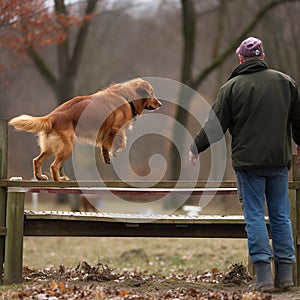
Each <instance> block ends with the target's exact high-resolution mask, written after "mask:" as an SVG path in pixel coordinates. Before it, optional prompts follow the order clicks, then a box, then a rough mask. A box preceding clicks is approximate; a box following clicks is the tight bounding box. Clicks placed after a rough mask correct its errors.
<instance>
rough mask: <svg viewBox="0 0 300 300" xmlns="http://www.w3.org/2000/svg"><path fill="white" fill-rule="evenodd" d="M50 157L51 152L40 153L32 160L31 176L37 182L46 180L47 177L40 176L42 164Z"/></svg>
mask: <svg viewBox="0 0 300 300" xmlns="http://www.w3.org/2000/svg"><path fill="white" fill-rule="evenodd" d="M51 155H52V152H51V151H47V150H46V151H42V152H41V154H40V155H39V156H37V157H36V158H34V159H33V161H32V164H33V176H34V178H36V179H37V180H47V179H48V177H47V176H46V175H44V174H42V165H43V162H44V161H45V160H46V159H47V158H49V157H50V156H51Z"/></svg>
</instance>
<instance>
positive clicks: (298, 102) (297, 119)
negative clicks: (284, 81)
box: [291, 81, 300, 147]
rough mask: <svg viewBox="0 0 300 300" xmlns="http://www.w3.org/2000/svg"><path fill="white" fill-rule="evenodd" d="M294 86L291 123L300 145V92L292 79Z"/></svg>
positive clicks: (297, 142)
mask: <svg viewBox="0 0 300 300" xmlns="http://www.w3.org/2000/svg"><path fill="white" fill-rule="evenodd" d="M291 88H292V97H293V100H292V107H291V125H292V137H293V140H294V142H295V143H296V144H297V146H299V147H300V93H299V89H298V87H297V85H296V83H295V82H294V81H291Z"/></svg>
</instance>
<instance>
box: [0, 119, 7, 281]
mask: <svg viewBox="0 0 300 300" xmlns="http://www.w3.org/2000/svg"><path fill="white" fill-rule="evenodd" d="M6 178H7V121H5V120H0V179H6ZM6 197H7V188H6V187H4V186H1V187H0V227H1V228H3V227H5V222H6ZM4 251H5V230H4V231H2V234H1V235H0V284H2V283H3V282H2V274H3V265H4V256H5V254H4Z"/></svg>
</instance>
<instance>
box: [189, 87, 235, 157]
mask: <svg viewBox="0 0 300 300" xmlns="http://www.w3.org/2000/svg"><path fill="white" fill-rule="evenodd" d="M230 120H231V116H230V107H229V101H228V97H226V95H225V93H223V91H222V89H221V90H220V92H219V94H218V96H217V100H216V101H215V103H214V104H213V106H212V108H211V109H210V111H209V114H208V118H207V120H206V121H205V123H204V125H203V127H202V128H201V130H200V131H199V132H198V134H197V135H196V137H195V139H194V143H193V144H192V145H191V151H192V153H194V154H197V153H200V152H202V151H204V150H206V149H207V148H208V147H209V146H210V145H211V144H213V143H215V142H217V141H219V140H220V139H221V138H222V137H223V135H224V133H225V132H226V130H227V129H228V128H229V125H230Z"/></svg>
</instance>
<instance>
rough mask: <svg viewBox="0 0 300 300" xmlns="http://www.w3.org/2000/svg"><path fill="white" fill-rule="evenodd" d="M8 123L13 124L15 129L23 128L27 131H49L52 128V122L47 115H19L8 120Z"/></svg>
mask: <svg viewBox="0 0 300 300" xmlns="http://www.w3.org/2000/svg"><path fill="white" fill-rule="evenodd" d="M9 125H12V126H14V127H15V128H16V129H17V130H24V131H29V132H35V133H39V132H49V131H50V130H51V128H52V122H51V120H50V118H49V117H48V116H45V117H32V116H28V115H21V116H19V117H16V118H13V119H11V120H10V121H9Z"/></svg>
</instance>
